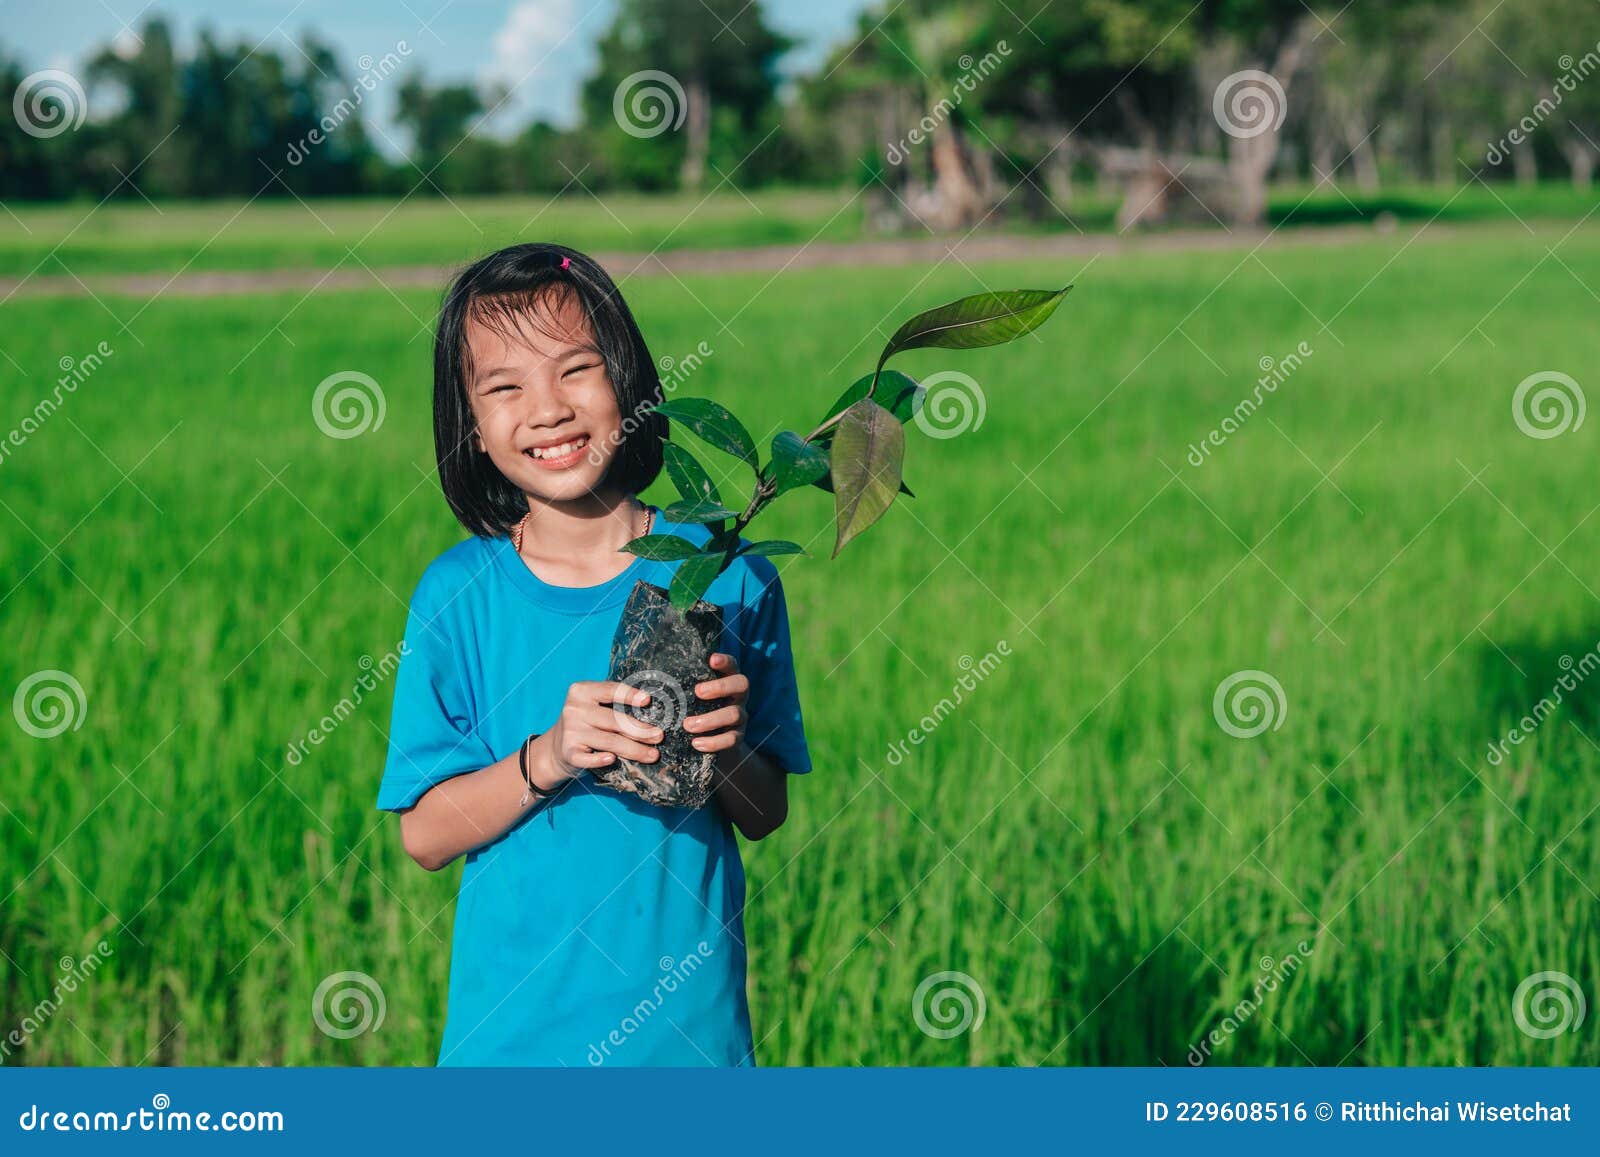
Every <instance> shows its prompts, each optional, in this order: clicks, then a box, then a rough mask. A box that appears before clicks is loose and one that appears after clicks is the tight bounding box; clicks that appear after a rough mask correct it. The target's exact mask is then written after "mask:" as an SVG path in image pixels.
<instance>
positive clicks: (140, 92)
mask: <svg viewBox="0 0 1600 1157" xmlns="http://www.w3.org/2000/svg"><path fill="white" fill-rule="evenodd" d="M135 44H136V47H134V48H131V49H128V48H122V47H108V48H104V49H101V50H100V52H98V53H97V54H96V55H95V56H94V57H93V58H92V59H91V60H90V62H89V68H88V77H87V79H88V84H87V88H88V92H89V100H90V105H91V107H94V108H104V107H107V106H108V105H109V106H110V107H113V108H115V109H116V110H117V111H116V112H115V113H114V114H113V115H111V116H108V117H105V118H103V120H102V125H103V127H104V130H105V131H104V134H103V144H101V145H100V146H99V147H98V148H97V150H96V155H95V156H94V157H93V158H92V160H91V162H90V164H91V167H93V168H99V167H101V166H104V168H105V169H107V170H109V178H110V179H109V180H107V181H106V188H107V190H108V191H109V190H110V189H111V188H113V187H116V186H117V185H118V184H119V182H122V181H126V183H127V184H128V185H129V186H130V187H131V188H132V189H135V190H138V191H139V192H143V193H145V194H146V195H147V196H178V195H182V194H186V193H188V192H189V180H188V174H189V171H190V166H191V163H192V161H193V152H192V150H191V149H190V148H189V147H188V146H187V142H186V141H183V140H177V139H176V137H177V134H178V126H179V124H180V123H181V118H180V114H181V112H182V109H183V98H182V92H181V89H180V87H179V69H178V59H177V54H176V52H175V50H174V48H173V43H172V30H171V29H170V28H169V27H168V26H167V22H166V21H165V20H162V19H160V18H153V19H151V20H147V21H146V22H145V25H144V27H143V29H142V30H141V31H140V32H139V33H138V35H137V38H136V41H135Z"/></svg>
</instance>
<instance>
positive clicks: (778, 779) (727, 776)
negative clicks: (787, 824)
mask: <svg viewBox="0 0 1600 1157" xmlns="http://www.w3.org/2000/svg"><path fill="white" fill-rule="evenodd" d="M715 795H716V799H717V802H718V803H719V804H720V805H721V806H722V810H723V811H725V812H727V813H728V818H729V819H730V820H732V821H733V825H734V827H736V828H738V829H739V834H740V835H742V836H744V838H745V839H747V840H759V839H762V838H763V837H765V836H769V835H771V834H772V833H773V832H775V831H777V830H778V829H779V828H780V827H782V826H783V821H784V820H786V819H788V818H789V773H788V772H786V771H784V770H783V768H781V767H779V766H778V765H777V764H775V763H773V762H772V761H771V760H770V759H768V758H767V757H766V756H764V755H762V754H761V753H760V752H758V751H756V750H755V749H754V748H753V747H751V746H750V745H749V744H747V743H745V741H744V740H743V739H741V740H739V742H738V743H736V744H734V745H733V746H732V747H730V748H729V749H728V750H727V751H724V752H720V753H719V754H718V756H717V785H716V789H715Z"/></svg>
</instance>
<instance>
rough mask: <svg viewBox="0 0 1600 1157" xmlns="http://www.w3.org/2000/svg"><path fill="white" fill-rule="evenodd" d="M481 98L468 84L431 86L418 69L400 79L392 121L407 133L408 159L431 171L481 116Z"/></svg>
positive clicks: (422, 168) (418, 166)
mask: <svg viewBox="0 0 1600 1157" xmlns="http://www.w3.org/2000/svg"><path fill="white" fill-rule="evenodd" d="M483 112H484V104H483V99H482V98H481V97H480V96H479V95H478V93H477V91H476V90H475V89H473V88H472V87H471V86H470V85H464V84H445V85H440V86H438V87H437V88H435V87H431V86H430V85H429V84H428V83H427V82H426V81H425V80H424V79H423V77H422V74H421V73H420V72H413V73H412V74H410V75H409V76H407V77H406V79H405V80H404V81H403V82H401V85H400V88H399V89H398V91H397V92H396V94H395V115H394V119H395V122H396V123H397V124H399V125H401V126H402V127H403V128H405V129H406V130H407V131H409V132H410V134H411V160H412V163H413V164H414V165H416V167H417V168H418V169H420V170H421V171H422V172H423V173H424V174H427V173H431V172H432V171H433V170H434V169H435V168H437V167H438V166H439V164H440V163H441V162H442V161H443V160H444V158H445V156H446V155H447V154H448V153H449V152H450V151H451V150H452V149H454V148H455V147H456V146H457V145H459V144H460V143H461V142H462V140H463V139H464V138H465V137H466V135H467V133H468V132H469V131H471V129H472V127H473V124H474V123H475V122H476V120H477V119H478V118H480V117H482V116H483Z"/></svg>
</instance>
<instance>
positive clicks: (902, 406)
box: [817, 370, 927, 444]
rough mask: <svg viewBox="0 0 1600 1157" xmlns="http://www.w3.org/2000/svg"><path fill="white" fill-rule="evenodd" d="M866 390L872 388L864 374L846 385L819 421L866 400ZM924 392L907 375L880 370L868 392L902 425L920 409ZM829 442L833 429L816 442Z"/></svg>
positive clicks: (870, 382) (869, 376)
mask: <svg viewBox="0 0 1600 1157" xmlns="http://www.w3.org/2000/svg"><path fill="white" fill-rule="evenodd" d="M869 389H872V375H871V374H866V375H864V376H863V377H860V378H858V379H856V380H855V381H854V382H852V383H850V388H849V389H847V390H846V391H845V392H844V393H842V394H840V395H839V400H838V401H837V402H835V403H834V404H833V405H832V406H830V407H829V408H828V412H827V413H826V414H824V415H823V416H822V421H823V422H826V421H827V420H828V419H829V418H831V417H833V416H834V415H835V414H842V413H843V412H844V411H845V410H848V409H849V408H850V407H851V406H853V405H855V404H856V403H857V402H859V401H860V400H861V399H862V398H864V397H866V396H867V391H868V390H869ZM925 393H927V391H926V390H924V389H923V388H922V387H921V386H920V385H918V384H917V382H916V380H915V379H914V378H912V377H910V376H909V375H908V374H902V373H901V372H900V371H899V370H884V371H883V372H882V373H881V374H879V375H878V388H877V389H876V390H873V391H872V396H873V398H874V399H875V400H876V401H877V403H878V405H880V406H882V407H883V408H884V409H886V410H888V411H889V412H890V413H891V414H893V415H894V416H895V417H896V418H899V419H900V420H901V421H902V422H909V421H911V419H912V418H914V417H915V416H916V413H917V411H918V410H920V409H922V397H923V395H924V394H925ZM821 424H822V423H821V422H819V423H818V425H821ZM837 428H838V427H835V429H837ZM832 439H833V430H825V431H823V433H822V434H821V436H820V437H818V438H817V442H818V443H822V444H825V443H827V442H829V441H831V440H832Z"/></svg>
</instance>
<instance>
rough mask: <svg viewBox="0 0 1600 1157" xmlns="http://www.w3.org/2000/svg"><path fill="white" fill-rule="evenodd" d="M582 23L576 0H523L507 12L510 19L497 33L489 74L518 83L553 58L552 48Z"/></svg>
mask: <svg viewBox="0 0 1600 1157" xmlns="http://www.w3.org/2000/svg"><path fill="white" fill-rule="evenodd" d="M577 24H578V21H577V14H576V12H575V11H574V8H573V0H519V3H516V4H513V5H512V6H511V11H510V12H508V13H507V14H506V21H505V23H504V24H502V25H501V26H500V30H499V31H498V32H496V33H495V34H494V59H493V61H492V63H491V64H490V66H489V75H490V76H491V77H492V78H494V79H495V80H499V81H504V82H506V83H507V84H516V83H517V82H518V81H519V80H522V79H523V78H524V77H526V76H527V75H528V73H529V72H530V71H531V70H533V69H535V68H539V67H540V65H541V62H542V61H546V60H547V59H553V58H554V56H555V55H556V53H553V52H552V51H551V50H552V49H556V50H557V52H559V47H558V46H560V45H561V44H562V42H563V41H565V40H567V39H568V38H569V37H570V36H571V35H572V33H573V31H574V29H576V27H577Z"/></svg>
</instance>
